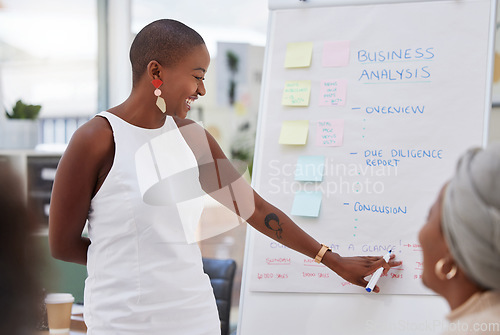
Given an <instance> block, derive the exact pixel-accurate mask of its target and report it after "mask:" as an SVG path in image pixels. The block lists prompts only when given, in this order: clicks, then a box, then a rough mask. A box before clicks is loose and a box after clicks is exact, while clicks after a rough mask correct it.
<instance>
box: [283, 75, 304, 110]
mask: <svg viewBox="0 0 500 335" xmlns="http://www.w3.org/2000/svg"><path fill="white" fill-rule="evenodd" d="M310 96H311V81H310V80H294V81H287V82H285V88H284V89H283V98H282V99H281V103H282V104H283V105H284V106H299V107H300V106H302V107H305V106H309V97H310Z"/></svg>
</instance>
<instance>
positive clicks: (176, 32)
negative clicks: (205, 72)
mask: <svg viewBox="0 0 500 335" xmlns="http://www.w3.org/2000/svg"><path fill="white" fill-rule="evenodd" d="M200 44H205V41H203V38H202V37H201V36H200V34H198V33H197V32H196V31H195V30H193V29H191V28H190V27H188V26H186V25H185V24H183V23H181V22H179V21H175V20H170V19H162V20H157V21H154V22H152V23H150V24H148V25H147V26H145V27H144V28H142V30H141V31H140V32H139V33H138V34H137V36H136V37H135V38H134V41H133V42H132V46H131V47H130V63H131V64H132V78H133V82H134V84H135V83H136V82H137V81H138V80H139V79H140V78H141V77H142V75H143V74H144V72H145V71H146V67H147V66H148V64H149V62H150V61H152V60H156V61H157V62H158V63H160V64H161V65H163V66H165V67H171V66H175V65H176V64H177V62H179V60H180V59H181V58H182V57H183V56H184V55H185V54H186V53H187V52H189V51H190V50H191V48H192V47H194V46H198V45H200Z"/></svg>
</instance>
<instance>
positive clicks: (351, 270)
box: [323, 252, 403, 293]
mask: <svg viewBox="0 0 500 335" xmlns="http://www.w3.org/2000/svg"><path fill="white" fill-rule="evenodd" d="M395 257H396V255H391V258H390V259H389V262H386V261H385V260H384V259H383V257H382V256H358V257H342V256H340V255H339V254H337V253H334V252H327V253H326V254H325V256H324V257H323V264H325V265H326V266H327V267H329V268H330V269H331V270H332V271H334V272H335V273H337V274H338V275H339V276H340V277H342V278H344V279H345V280H347V281H348V282H350V283H352V284H354V285H358V286H362V287H366V285H367V284H368V281H367V280H365V277H367V276H369V275H371V274H372V273H374V272H375V271H376V270H377V269H378V268H380V267H383V268H384V271H383V273H382V274H383V275H385V274H387V272H389V270H390V268H392V267H395V266H399V265H401V264H402V263H403V262H401V261H396V260H394V258H395ZM373 292H376V293H378V292H380V288H379V287H378V286H375V288H374V289H373Z"/></svg>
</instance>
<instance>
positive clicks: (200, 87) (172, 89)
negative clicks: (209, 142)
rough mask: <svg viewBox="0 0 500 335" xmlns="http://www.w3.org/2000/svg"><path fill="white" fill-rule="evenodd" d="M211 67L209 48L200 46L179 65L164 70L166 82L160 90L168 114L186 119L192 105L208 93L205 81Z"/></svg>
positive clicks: (164, 81) (192, 49)
mask: <svg viewBox="0 0 500 335" xmlns="http://www.w3.org/2000/svg"><path fill="white" fill-rule="evenodd" d="M209 65H210V55H209V53H208V50H207V47H206V45H205V44H200V45H197V46H195V47H192V48H191V50H189V51H188V52H187V53H186V56H185V57H184V58H183V59H182V60H180V61H179V62H178V63H177V65H175V66H173V67H165V68H164V69H163V73H164V76H163V78H164V80H163V85H162V87H160V89H161V90H162V92H163V94H162V97H163V98H164V99H165V102H166V104H167V114H169V115H172V116H173V115H175V116H177V117H180V118H182V119H184V118H186V116H187V113H188V112H189V110H190V109H191V103H193V102H194V101H195V100H196V99H198V96H203V95H205V93H206V90H205V84H204V83H203V80H204V79H205V74H206V72H207V70H208V66H209Z"/></svg>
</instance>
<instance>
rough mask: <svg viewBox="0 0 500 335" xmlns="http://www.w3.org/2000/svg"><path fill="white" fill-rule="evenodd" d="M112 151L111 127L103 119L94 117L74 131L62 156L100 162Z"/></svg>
mask: <svg viewBox="0 0 500 335" xmlns="http://www.w3.org/2000/svg"><path fill="white" fill-rule="evenodd" d="M113 151H114V141H113V131H112V129H111V126H110V125H109V123H108V121H107V120H106V119H105V118H103V117H100V116H96V117H94V118H92V119H90V120H89V121H88V122H86V123H85V124H83V125H82V126H81V127H79V128H78V129H77V130H76V131H75V133H74V134H73V137H72V138H71V141H70V142H69V144H68V148H67V149H66V151H65V153H64V156H68V158H70V157H71V158H72V159H78V158H82V157H85V159H90V160H94V161H102V160H103V159H106V157H108V156H109V155H110V154H112V153H113ZM64 156H63V157H64Z"/></svg>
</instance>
